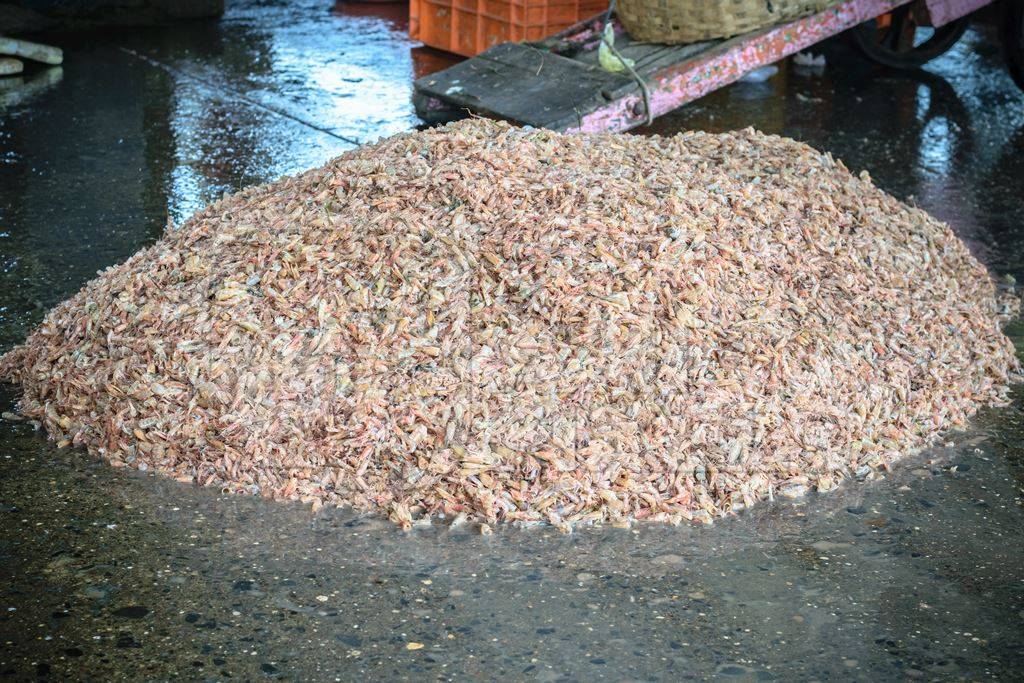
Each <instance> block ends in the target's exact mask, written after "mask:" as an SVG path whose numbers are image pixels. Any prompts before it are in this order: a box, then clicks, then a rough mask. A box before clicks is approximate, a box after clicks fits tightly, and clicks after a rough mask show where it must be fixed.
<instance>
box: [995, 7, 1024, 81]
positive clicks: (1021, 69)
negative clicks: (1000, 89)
mask: <svg viewBox="0 0 1024 683" xmlns="http://www.w3.org/2000/svg"><path fill="white" fill-rule="evenodd" d="M999 38H1000V42H1001V43H1002V44H1003V56H1004V57H1005V58H1006V66H1007V67H1008V68H1009V69H1010V75H1011V76H1012V77H1013V80H1014V81H1015V82H1016V83H1017V86H1018V87H1019V88H1020V89H1021V90H1024V2H1022V1H1021V0H1003V17H1002V22H1001V24H1000V26H999Z"/></svg>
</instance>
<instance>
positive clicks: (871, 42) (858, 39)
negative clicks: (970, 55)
mask: <svg viewBox="0 0 1024 683" xmlns="http://www.w3.org/2000/svg"><path fill="white" fill-rule="evenodd" d="M910 11H911V10H910V5H903V6H901V7H897V8H896V9H894V10H893V11H892V12H891V13H890V14H892V15H894V16H895V17H896V18H897V19H898V18H901V17H902V18H903V19H904V20H906V19H909V13H910ZM969 23H970V20H969V19H968V17H960V18H959V19H956V20H954V21H952V22H950V23H948V24H946V25H945V26H940V27H939V28H937V29H935V33H933V34H932V35H931V36H929V38H928V39H927V40H926V41H925V42H923V43H922V44H921V45H918V46H916V47H913V48H911V49H909V50H903V51H900V50H896V49H893V48H891V47H889V46H886V45H881V44H880V43H879V33H878V23H877V20H876V19H869V20H867V21H865V22H864V23H862V24H858V25H857V26H854V27H853V28H852V29H850V35H851V37H852V38H853V43H854V44H855V45H856V46H857V48H858V49H859V50H860V51H861V54H863V55H864V56H865V57H867V58H868V59H870V60H871V61H874V62H878V63H879V64H884V65H886V66H891V67H893V68H894V69H917V68H919V67H921V66H923V65H924V64H926V63H928V62H929V61H931V60H933V59H935V58H936V57H938V56H939V55H941V54H943V53H945V52H947V51H948V50H949V49H950V48H951V47H953V46H954V45H955V44H956V41H958V40H960V36H962V35H963V34H964V31H966V30H967V25H968V24H969Z"/></svg>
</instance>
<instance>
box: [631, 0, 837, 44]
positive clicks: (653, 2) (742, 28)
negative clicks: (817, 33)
mask: <svg viewBox="0 0 1024 683" xmlns="http://www.w3.org/2000/svg"><path fill="white" fill-rule="evenodd" d="M617 1H618V10H617V12H618V15H619V19H620V20H621V21H622V24H623V26H625V27H626V30H627V31H629V35H630V36H632V37H633V38H634V39H635V40H642V41H647V42H652V43H675V44H678V43H695V42H697V41H700V40H710V39H712V38H728V37H730V36H736V35H739V34H741V33H747V32H748V31H754V30H756V29H759V28H764V27H766V26H771V25H772V24H777V23H779V22H782V21H789V20H791V19H796V18H798V17H801V16H804V15H806V14H812V13H814V12H818V11H821V10H823V9H825V8H826V7H828V6H829V5H830V4H832V1H833V0H617Z"/></svg>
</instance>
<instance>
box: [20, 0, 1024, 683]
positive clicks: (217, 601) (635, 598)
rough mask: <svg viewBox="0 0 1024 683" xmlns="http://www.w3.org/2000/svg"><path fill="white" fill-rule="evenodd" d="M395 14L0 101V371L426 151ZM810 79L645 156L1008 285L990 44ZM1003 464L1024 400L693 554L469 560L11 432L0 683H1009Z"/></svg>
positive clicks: (221, 29)
mask: <svg viewBox="0 0 1024 683" xmlns="http://www.w3.org/2000/svg"><path fill="white" fill-rule="evenodd" d="M404 13H405V6H404V5H396V6H367V5H357V4H339V5H336V6H334V7H332V6H331V5H330V4H329V3H322V2H315V1H314V0H303V1H302V2H291V3H285V2H283V1H282V2H278V1H275V0H241V1H239V2H235V3H229V6H228V12H227V15H226V16H225V18H224V20H223V21H221V22H220V23H215V22H209V23H192V24H187V25H178V26H173V27H166V28H158V29H147V30H136V31H133V32H131V33H108V34H90V35H84V36H74V37H61V38H60V40H61V42H62V44H64V45H65V46H66V47H67V54H68V57H67V63H66V65H65V66H64V67H63V68H62V70H48V71H43V70H36V71H33V72H31V73H29V74H28V75H27V76H26V77H25V78H24V79H23V80H22V81H21V82H18V83H14V84H11V83H6V84H3V85H0V350H2V349H6V348H9V347H10V346H11V345H13V344H15V343H17V342H18V341H20V340H21V339H22V338H23V337H24V335H25V333H26V332H27V330H28V329H30V327H31V326H32V325H33V324H35V323H36V322H38V320H39V319H40V318H41V317H42V315H43V313H44V312H45V311H46V310H47V309H48V308H49V307H51V306H52V305H54V304H55V303H57V302H58V301H60V300H62V299H64V298H66V297H67V296H69V295H70V294H72V293H73V292H74V291H76V290H77V289H78V288H79V287H80V286H81V284H82V283H83V282H84V281H85V280H86V279H88V278H89V277H91V276H92V275H93V274H94V273H95V271H96V270H98V269H100V268H102V267H105V266H107V265H109V264H111V263H114V262H117V261H119V260H121V259H124V258H125V257H127V256H128V255H129V254H131V253H132V252H134V251H135V250H137V249H138V248H140V247H142V246H144V245H147V244H150V243H151V242H152V241H154V240H155V239H157V237H158V236H159V234H160V233H161V231H162V230H163V229H164V227H165V225H166V224H167V222H168V220H170V221H172V222H175V223H177V222H180V221H181V220H182V219H184V218H186V217H187V216H188V215H189V214H190V213H191V212H192V211H194V210H195V209H196V208H197V207H199V206H202V205H203V204H204V203H206V202H208V201H209V200H210V199H212V198H214V197H216V196H218V195H220V194H221V193H223V192H228V191H232V190H235V189H238V188H240V187H244V186H247V185H251V184H254V183H260V182H264V181H267V180H271V179H274V178H276V177H278V176H280V175H281V174H284V173H291V172H294V171H298V170H301V169H303V168H306V167H309V166H312V165H316V164H319V163H322V162H323V161H325V160H326V159H328V158H330V157H332V156H334V155H336V154H338V153H340V152H341V151H343V150H345V149H348V148H350V147H351V146H353V145H355V144H358V143H359V142H363V141H366V140H370V139H374V138H376V137H378V136H380V135H387V134H391V133H394V132H397V131H400V130H403V129H406V128H408V127H410V126H413V125H416V124H417V123H418V121H417V119H416V118H415V115H414V113H413V111H412V108H411V106H410V105H409V99H408V98H409V90H410V82H411V79H412V78H413V75H414V74H416V73H418V72H422V71H423V70H428V69H434V68H438V67H443V66H444V64H445V63H446V61H445V60H446V59H447V58H445V57H444V56H442V55H439V54H437V53H433V52H431V51H429V50H424V49H422V48H418V47H416V46H415V44H413V43H411V42H409V41H408V39H407V38H406V37H405V34H404V25H403V17H404ZM827 51H828V56H829V64H828V66H827V67H826V68H825V70H824V72H822V73H813V72H801V71H799V70H798V69H796V68H795V67H793V66H792V65H790V64H784V65H783V68H782V69H781V71H780V73H779V74H778V75H776V76H775V77H773V78H772V79H770V80H769V81H768V82H767V83H763V84H737V85H735V86H733V87H730V88H727V89H725V90H723V91H720V92H718V93H715V94H713V95H712V96H709V97H708V98H705V99H704V100H701V101H699V102H696V103H694V104H692V105H690V106H688V107H685V108H683V109H681V110H680V111H678V112H675V113H673V114H671V115H669V116H666V117H664V118H663V119H661V120H659V121H657V122H655V125H654V126H652V131H643V132H657V133H662V134H671V133H673V132H676V131H679V130H683V129H688V128H701V129H708V130H727V129H731V128H737V127H742V126H746V125H753V126H755V127H758V128H760V129H762V130H765V131H768V132H777V133H783V134H786V135H790V136H793V137H796V138H798V139H802V140H805V141H808V142H810V143H811V144H814V145H816V146H818V147H820V148H822V149H827V150H829V151H831V152H833V153H834V154H835V155H837V156H838V157H840V158H842V159H844V160H845V161H846V163H847V165H848V166H850V167H851V168H852V169H853V170H855V171H859V170H861V169H867V170H868V171H869V172H870V173H871V175H872V176H873V178H874V179H875V181H876V183H878V184H879V185H880V186H881V187H883V188H885V189H887V190H889V191H890V192H892V193H893V194H895V195H897V196H899V197H901V198H904V199H909V200H911V201H914V202H916V203H917V204H919V205H920V206H922V207H924V208H926V209H927V210H929V211H931V212H932V213H934V214H936V215H938V216H940V217H942V218H944V219H946V220H948V221H950V222H951V223H952V224H953V226H954V227H955V228H956V229H957V230H958V232H959V233H960V234H961V235H962V236H963V237H964V238H965V239H967V240H968V241H969V242H970V243H971V244H972V246H973V247H974V248H975V249H976V251H977V253H978V254H979V255H981V256H982V257H983V258H984V259H985V260H986V261H987V262H988V263H990V264H991V266H992V268H993V270H994V271H995V272H997V273H998V274H1000V275H1012V276H1015V277H1016V278H1017V279H1018V280H1024V262H1022V256H1024V202H1022V199H1024V97H1022V95H1021V94H1020V93H1019V92H1017V91H1016V90H1015V89H1014V86H1013V85H1012V83H1011V82H1010V80H1009V79H1008V77H1007V76H1006V75H1005V73H1004V71H1003V68H1002V65H1001V64H1000V62H999V59H998V55H997V53H996V49H995V47H994V43H993V35H992V30H991V27H990V26H986V25H984V24H982V25H980V26H979V27H978V28H976V29H974V30H972V31H971V32H970V33H968V34H967V36H966V37H965V39H964V40H963V41H962V42H961V43H960V44H959V45H958V47H957V48H956V49H955V50H954V51H952V52H951V53H949V54H947V55H946V56H944V57H943V58H941V59H939V60H937V61H936V62H934V63H933V64H932V65H930V66H929V67H928V70H927V71H922V72H918V73H914V74H896V73H892V72H887V71H884V70H881V69H876V68H873V67H870V66H867V65H862V64H860V63H859V62H857V61H856V60H855V59H854V58H853V56H852V55H851V53H850V52H849V51H848V50H847V49H846V48H845V47H844V46H843V45H841V44H831V45H829V46H828V47H827ZM1010 332H1011V334H1013V335H1014V336H1015V338H1017V339H1020V340H1021V342H1022V343H1024V328H1022V326H1021V325H1020V324H1016V325H1014V326H1013V327H1012V328H1011V330H1010ZM0 392H6V393H0V408H2V409H4V410H7V409H9V408H10V407H11V406H12V405H13V403H14V398H15V397H14V396H13V394H12V393H11V391H10V387H4V388H2V389H0ZM1022 437H1024V390H1021V391H1018V392H1017V395H1016V399H1015V402H1014V405H1013V406H1011V407H1009V408H1002V409H989V410H985V411H983V412H982V414H980V415H979V416H978V418H977V419H976V420H975V423H974V424H973V425H972V427H971V429H970V430H969V431H968V432H964V433H956V434H950V435H949V437H948V443H947V444H946V445H944V446H942V447H941V448H937V449H934V450H932V451H929V452H927V453H924V454H921V455H918V456H913V457H910V458H908V459H907V460H906V461H905V462H904V463H903V464H902V465H901V466H900V467H899V468H898V469H897V470H896V471H895V472H894V473H893V474H892V475H891V476H889V477H886V478H883V479H879V480H875V481H868V482H862V483H853V484H849V485H847V486H845V487H843V488H842V489H841V490H840V491H838V492H836V493H833V494H829V495H824V496H811V497H809V498H808V499H806V500H804V501H800V502H797V503H792V502H787V503H777V504H768V505H763V506H761V507H759V508H757V509H755V510H753V511H751V512H749V513H747V514H744V515H742V516H740V517H738V518H736V519H731V520H727V521H723V522H719V523H716V524H715V525H714V526H712V527H710V528H689V527H686V528H678V529H672V528H660V527H659V528H655V527H646V526H642V527H639V528H635V529H632V530H621V529H584V530H581V531H579V532H578V533H576V534H574V535H572V536H564V535H562V534H559V533H557V532H554V531H552V530H547V529H539V530H532V531H517V530H512V529H499V531H498V533H496V534H495V535H493V536H489V537H482V536H479V535H476V534H474V533H473V531H472V530H471V529H468V528H456V529H447V528H429V529H420V530H417V531H414V532H413V533H410V534H403V533H401V532H399V531H396V530H395V529H394V528H392V526H391V525H390V524H389V523H385V522H382V521H380V520H378V519H376V518H373V517H368V518H367V517H355V516H353V515H351V514H349V513H347V512H344V511H328V512H324V513H321V514H319V515H317V516H315V517H313V516H311V515H310V513H309V512H308V510H307V509H305V508H300V507H298V506H291V505H284V504H278V503H273V502H269V501H266V500H262V499H250V498H243V497H238V496H222V495H220V494H219V493H218V492H216V491H211V490H205V489H197V488H195V487H191V486H187V485H183V484H180V483H177V482H174V481H168V480H165V479H162V478H158V477H154V476H150V475H147V474H145V473H142V472H134V471H132V472H128V471H124V470H117V469H114V468H111V467H109V466H107V465H104V464H102V463H99V462H96V461H95V460H94V459H92V458H90V457H89V456H87V455H85V454H83V453H80V452H76V451H67V450H64V451H58V450H56V449H55V448H53V447H52V445H50V444H48V443H47V442H46V441H45V439H44V438H43V437H42V436H41V435H39V434H37V433H35V432H33V431H32V430H31V428H30V427H28V426H25V425H22V424H16V423H0V676H3V677H8V678H11V679H17V680H22V679H34V678H36V677H50V678H54V679H56V678H82V679H92V680H117V679H133V680H134V679H170V678H186V679H201V680H206V679H209V680H221V679H228V678H231V679H241V680H263V679H288V680H349V679H353V678H357V677H359V678H372V679H388V680H391V679H406V680H412V679H415V680H423V679H440V678H452V679H458V680H464V679H468V678H474V679H510V680H539V681H555V680H579V681H583V680H659V679H660V680H676V679H705V678H711V677H719V678H723V679H727V680H738V681H743V680H749V681H754V680H815V679H816V680H824V679H826V678H834V679H840V680H865V681H877V680H892V679H904V678H923V679H929V680H932V679H942V680H947V679H949V680H958V679H967V680H977V679H986V678H992V679H1000V680H1008V679H1014V678H1018V677H1019V676H1020V675H1021V674H1020V672H1021V670H1022V667H1024V545H1022V543H1021V541H1022V537H1024V442H1022Z"/></svg>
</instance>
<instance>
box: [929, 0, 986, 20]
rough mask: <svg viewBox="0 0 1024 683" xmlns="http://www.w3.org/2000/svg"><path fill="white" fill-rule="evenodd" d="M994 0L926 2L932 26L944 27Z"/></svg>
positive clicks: (935, 0)
mask: <svg viewBox="0 0 1024 683" xmlns="http://www.w3.org/2000/svg"><path fill="white" fill-rule="evenodd" d="M991 1H992V0H926V1H925V5H926V6H927V7H928V18H929V19H931V23H932V26H942V25H943V24H948V23H949V22H951V21H953V20H954V19H959V18H960V17H963V16H966V15H968V14H970V13H971V12H973V11H974V10H976V9H981V8H982V7H984V6H985V5H987V4H989V3H990V2H991Z"/></svg>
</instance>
